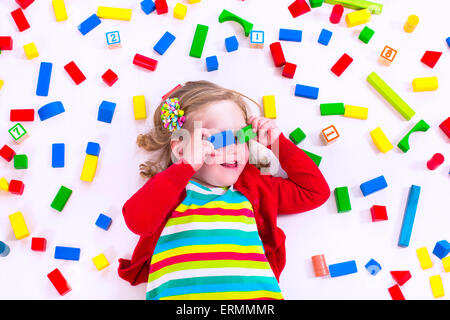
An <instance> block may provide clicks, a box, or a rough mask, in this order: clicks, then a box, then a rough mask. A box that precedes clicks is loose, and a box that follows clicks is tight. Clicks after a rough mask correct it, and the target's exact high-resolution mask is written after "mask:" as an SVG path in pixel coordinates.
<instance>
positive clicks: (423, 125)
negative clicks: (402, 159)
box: [397, 120, 430, 152]
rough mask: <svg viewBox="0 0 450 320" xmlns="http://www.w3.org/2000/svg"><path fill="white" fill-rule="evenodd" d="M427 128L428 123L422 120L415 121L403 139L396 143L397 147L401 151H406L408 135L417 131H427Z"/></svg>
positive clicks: (428, 127)
mask: <svg viewBox="0 0 450 320" xmlns="http://www.w3.org/2000/svg"><path fill="white" fill-rule="evenodd" d="M428 129H430V125H429V124H428V123H426V122H425V121H424V120H420V121H419V122H417V123H416V125H415V126H414V127H413V128H412V129H411V130H409V132H408V133H407V134H406V136H404V137H403V139H402V140H400V142H399V143H398V144H397V147H399V149H400V150H402V151H403V152H408V150H409V136H410V135H411V134H412V133H413V132H418V131H422V132H426V131H428Z"/></svg>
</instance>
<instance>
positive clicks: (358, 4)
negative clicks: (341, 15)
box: [325, 0, 383, 14]
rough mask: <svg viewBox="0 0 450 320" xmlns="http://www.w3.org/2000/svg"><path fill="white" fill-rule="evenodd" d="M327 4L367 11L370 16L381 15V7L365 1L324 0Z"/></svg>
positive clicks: (378, 4)
mask: <svg viewBox="0 0 450 320" xmlns="http://www.w3.org/2000/svg"><path fill="white" fill-rule="evenodd" d="M325 3H328V4H341V5H342V6H343V7H345V8H349V9H353V10H361V9H368V10H369V11H370V13H372V14H381V11H382V10H383V5H382V4H380V3H376V2H371V1H366V0H325Z"/></svg>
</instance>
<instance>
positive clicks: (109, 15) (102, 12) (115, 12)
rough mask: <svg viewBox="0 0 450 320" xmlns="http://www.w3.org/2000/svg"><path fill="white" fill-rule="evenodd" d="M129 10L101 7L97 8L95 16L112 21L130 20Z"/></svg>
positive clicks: (130, 11)
mask: <svg viewBox="0 0 450 320" xmlns="http://www.w3.org/2000/svg"><path fill="white" fill-rule="evenodd" d="M131 13H132V10H131V9H125V8H114V7H102V6H99V7H98V8H97V16H98V17H99V18H103V19H114V20H125V21H130V20H131Z"/></svg>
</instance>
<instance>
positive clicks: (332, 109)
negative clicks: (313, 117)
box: [320, 102, 345, 116]
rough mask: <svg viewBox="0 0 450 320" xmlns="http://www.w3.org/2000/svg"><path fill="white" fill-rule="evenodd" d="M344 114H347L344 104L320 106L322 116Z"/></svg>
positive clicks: (322, 104)
mask: <svg viewBox="0 0 450 320" xmlns="http://www.w3.org/2000/svg"><path fill="white" fill-rule="evenodd" d="M344 112H345V107H344V104H343V103H342V102H335V103H321V104H320V115H321V116H330V115H338V114H344Z"/></svg>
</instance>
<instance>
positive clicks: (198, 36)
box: [189, 24, 209, 58]
mask: <svg viewBox="0 0 450 320" xmlns="http://www.w3.org/2000/svg"><path fill="white" fill-rule="evenodd" d="M208 30H209V27H208V26H205V25H203V24H197V28H195V33H194V39H192V44H191V50H190V52H189V56H191V57H194V58H201V57H202V52H203V47H204V46H205V41H206V36H207V34H208Z"/></svg>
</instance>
